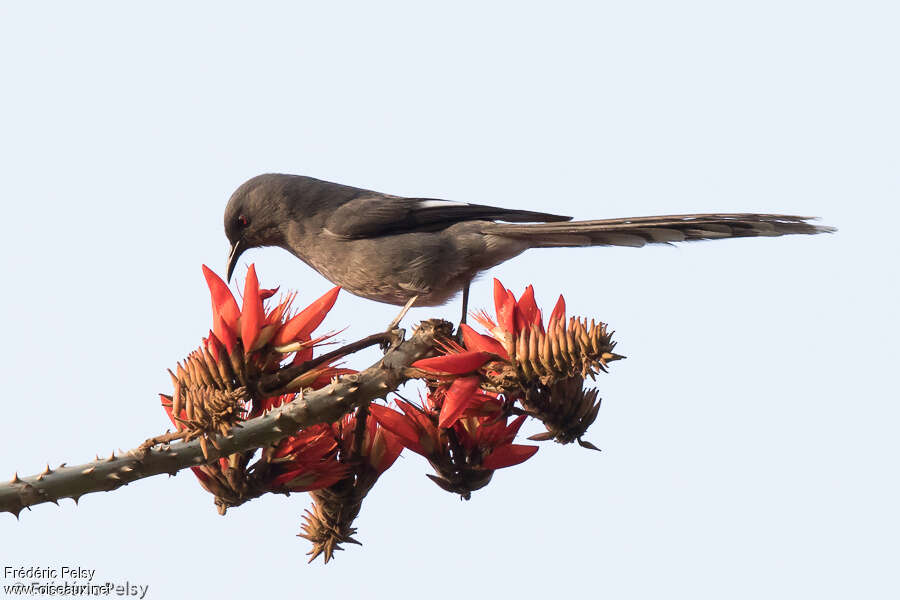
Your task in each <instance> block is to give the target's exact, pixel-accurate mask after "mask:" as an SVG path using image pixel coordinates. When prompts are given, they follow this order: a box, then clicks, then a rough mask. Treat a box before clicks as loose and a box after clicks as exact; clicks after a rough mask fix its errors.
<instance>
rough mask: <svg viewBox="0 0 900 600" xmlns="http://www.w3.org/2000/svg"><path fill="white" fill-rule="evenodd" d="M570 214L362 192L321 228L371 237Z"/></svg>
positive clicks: (550, 218)
mask: <svg viewBox="0 0 900 600" xmlns="http://www.w3.org/2000/svg"><path fill="white" fill-rule="evenodd" d="M571 218H572V217H564V216H562V215H553V214H548V213H541V212H532V211H528V210H513V209H508V208H498V207H495V206H484V205H482V204H467V203H465V202H454V201H452V200H435V199H431V198H398V197H396V196H382V195H366V196H361V197H358V198H354V199H353V200H350V201H348V202H345V203H344V204H342V205H341V206H340V208H338V209H337V210H335V211H334V212H333V213H332V214H331V216H329V217H328V220H327V221H326V222H325V229H326V231H327V232H329V233H330V234H332V235H334V236H337V237H342V238H371V237H380V236H384V235H394V234H398V233H409V232H414V231H438V230H441V229H445V228H447V227H449V226H450V225H453V224H454V223H459V222H461V221H474V220H487V221H506V222H510V223H549V222H559V221H568V220H570V219H571Z"/></svg>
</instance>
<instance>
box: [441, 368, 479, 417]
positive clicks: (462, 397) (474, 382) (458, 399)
mask: <svg viewBox="0 0 900 600" xmlns="http://www.w3.org/2000/svg"><path fill="white" fill-rule="evenodd" d="M480 382H481V379H480V378H479V377H477V376H473V377H460V378H458V379H454V380H453V383H451V384H450V389H448V390H447V393H446V395H445V396H444V404H443V406H441V415H440V417H439V418H438V427H444V428H446V427H450V426H451V425H453V424H454V423H455V422H456V420H457V419H459V418H460V417H461V416H462V414H463V413H464V412H465V411H466V409H467V408H468V407H469V405H470V404H471V403H472V401H473V400H474V399H475V390H477V389H478V384H479V383H480Z"/></svg>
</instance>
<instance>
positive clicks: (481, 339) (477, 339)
mask: <svg viewBox="0 0 900 600" xmlns="http://www.w3.org/2000/svg"><path fill="white" fill-rule="evenodd" d="M459 329H460V331H462V338H463V344H464V345H465V346H466V350H474V351H477V352H490V353H491V354H496V355H497V356H499V357H500V358H503V359H504V360H509V354H507V352H506V350H505V349H504V348H503V345H502V344H501V343H500V342H498V341H497V340H495V339H494V338H492V337H491V336H489V335H484V334H482V333H478V332H477V331H475V330H474V329H472V328H471V327H469V326H468V325H466V324H465V323H463V324H462V325H460V326H459Z"/></svg>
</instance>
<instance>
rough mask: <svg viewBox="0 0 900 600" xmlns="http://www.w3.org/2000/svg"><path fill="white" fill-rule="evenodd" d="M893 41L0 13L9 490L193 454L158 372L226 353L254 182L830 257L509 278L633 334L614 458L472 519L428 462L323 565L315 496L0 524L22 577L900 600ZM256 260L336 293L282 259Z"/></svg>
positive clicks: (833, 22) (278, 11)
mask: <svg viewBox="0 0 900 600" xmlns="http://www.w3.org/2000/svg"><path fill="white" fill-rule="evenodd" d="M376 4H377V6H376ZM897 27H898V11H897V9H896V5H895V4H893V3H888V2H865V1H862V2H859V1H857V2H803V1H799V0H780V1H778V2H771V1H763V2H701V1H685V2H658V1H657V2H654V1H637V2H591V3H588V2H584V3H578V2H554V3H552V4H551V3H546V4H545V5H539V4H535V3H523V2H517V3H490V4H488V3H467V2H455V3H452V4H445V5H444V7H443V8H438V7H437V6H436V5H429V4H426V3H414V2H409V3H396V2H389V3H337V2H335V3H329V4H328V6H327V7H325V3H255V4H253V5H252V7H251V5H250V4H247V5H244V6H241V5H238V4H235V3H222V2H215V3H191V4H190V5H188V4H187V3H153V4H146V5H144V6H143V7H138V6H136V5H134V4H132V3H120V2H108V3H99V2H95V3H86V2H78V3H56V4H53V3H40V4H38V3H25V2H19V3H13V2H5V1H0V56H2V59H0V78H2V79H0V80H2V88H0V89H2V93H0V170H2V171H0V172H2V197H3V202H2V206H3V211H2V217H3V224H4V232H5V233H4V235H3V236H2V238H0V244H2V247H0V260H2V266H3V273H4V280H5V284H4V286H3V288H4V293H3V294H2V295H0V310H2V314H3V315H4V317H3V329H2V331H3V342H4V343H3V348H4V349H3V351H2V361H0V377H2V381H3V382H4V390H3V406H4V409H3V419H2V420H0V440H2V442H0V475H2V476H3V477H7V476H11V475H12V473H13V471H15V470H19V472H20V473H33V472H36V471H38V470H40V469H41V468H42V467H43V465H44V463H45V462H47V461H50V462H52V463H54V464H56V463H59V462H62V461H67V462H70V463H77V462H82V461H85V460H88V459H90V458H92V457H93V455H94V453H95V452H100V453H101V454H102V453H106V454H108V453H109V451H110V450H112V449H114V448H119V447H122V448H127V447H131V446H134V445H136V444H138V443H140V442H141V441H142V440H143V439H145V438H146V437H148V436H150V435H152V434H154V433H157V432H159V431H161V430H163V429H165V428H166V427H167V426H168V422H167V420H166V418H165V416H164V415H163V413H162V411H161V410H160V408H159V403H158V400H157V395H156V394H157V392H166V391H168V390H169V389H170V384H169V380H168V376H167V375H166V372H165V369H166V368H167V367H170V366H172V365H174V363H175V362H176V361H177V360H179V359H180V358H182V357H183V356H184V355H185V354H186V353H188V352H189V351H190V350H191V349H193V348H194V347H196V345H197V344H198V342H199V340H200V337H201V336H202V335H203V334H204V333H205V332H206V331H207V329H208V328H209V326H210V318H209V301H208V296H207V291H206V288H205V285H204V282H203V278H202V275H201V272H200V264H201V263H206V264H209V265H210V266H212V267H213V268H215V269H217V270H219V271H221V270H222V269H223V268H224V264H225V258H226V252H227V244H226V240H225V237H224V234H223V231H222V209H223V208H224V205H225V202H226V200H227V198H228V196H229V195H230V193H231V192H232V191H233V189H234V188H235V187H237V186H238V185H239V184H240V183H241V182H242V181H244V180H245V179H247V178H249V177H251V176H253V175H255V174H258V173H261V172H267V171H282V172H291V173H301V174H306V175H312V176H315V177H319V178H322V179H328V180H333V181H339V182H343V183H348V184H351V185H357V186H361V187H368V188H372V189H377V190H380V191H384V192H389V193H394V194H401V195H416V196H426V197H436V198H448V199H455V200H465V201H471V202H479V203H485V204H497V205H502V206H510V207H512V206H515V207H521V208H530V209H539V210H545V209H549V210H552V211H555V212H560V213H564V214H571V215H574V216H576V217H579V218H601V217H614V216H632V215H645V214H654V213H672V212H690V211H707V210H715V211H723V212H724V211H779V212H788V213H796V214H810V215H819V216H821V217H822V219H823V222H824V223H826V224H829V225H835V226H838V227H839V228H840V229H841V231H840V233H839V234H837V235H834V236H819V237H816V238H785V239H762V240H738V241H728V242H715V243H705V244H696V245H692V246H685V247H680V248H677V249H673V248H649V249H642V250H634V249H628V248H625V249H579V250H555V251H554V250H544V251H533V252H530V253H526V254H525V255H523V256H521V257H519V258H517V259H515V260H513V261H511V262H509V263H507V264H505V265H503V266H502V267H499V268H497V269H495V270H494V271H493V272H492V275H496V276H498V277H500V278H501V279H502V281H503V282H504V283H505V284H506V285H507V286H509V287H511V288H513V289H514V290H516V291H517V292H518V291H521V289H522V288H523V287H524V285H526V284H527V283H534V284H535V287H536V290H537V296H538V300H539V302H541V303H543V304H544V305H550V304H551V303H552V302H553V300H554V299H555V297H556V295H557V294H558V293H559V292H564V293H565V295H566V298H567V300H568V304H569V308H570V312H572V313H577V314H584V315H587V316H590V317H597V318H600V319H603V320H604V321H607V322H609V323H610V324H611V326H612V327H613V328H614V329H615V330H616V331H617V335H616V337H617V339H618V340H619V344H620V345H619V349H620V350H621V351H622V352H623V353H624V354H626V355H628V357H629V358H628V360H626V361H622V362H620V363H617V364H615V365H614V366H613V368H612V372H611V374H610V375H608V376H604V377H602V378H600V380H599V384H600V389H601V396H602V397H603V398H604V403H603V407H602V409H601V411H600V416H599V418H598V421H597V423H596V425H595V426H594V427H593V428H592V429H591V430H590V432H589V434H588V436H587V437H588V439H590V440H591V441H592V442H594V443H595V444H597V445H598V446H600V447H601V448H603V452H602V453H600V454H597V453H592V452H589V451H586V450H582V449H580V448H577V447H560V446H554V445H547V444H545V445H544V447H543V448H542V449H541V451H540V452H539V453H538V454H537V455H536V456H535V458H534V459H532V460H531V461H529V462H528V463H526V464H524V465H522V466H520V467H517V468H515V469H511V470H509V471H507V472H500V473H498V474H497V476H496V477H495V480H494V482H493V483H492V484H491V485H490V486H489V487H488V488H486V489H485V490H483V491H481V492H478V493H477V494H475V495H474V497H473V499H472V501H471V502H469V503H461V502H460V501H459V500H458V499H457V498H456V497H454V496H451V495H449V494H446V493H444V492H442V491H440V490H439V489H438V488H437V487H436V486H434V485H433V484H431V483H430V482H429V481H427V480H426V478H425V477H424V473H425V472H427V468H426V464H425V462H424V461H423V460H422V459H420V458H419V457H418V456H415V455H410V456H406V457H405V458H403V459H401V460H400V461H399V462H398V464H397V466H396V467H395V468H394V469H392V470H391V471H389V472H388V473H387V474H386V475H385V477H384V479H383V480H382V481H381V482H380V484H379V485H378V486H377V487H376V488H375V490H374V491H373V493H372V494H371V496H370V497H369V498H368V499H367V501H366V505H365V506H364V510H363V514H362V517H361V518H360V519H359V521H358V526H359V528H360V531H359V539H360V540H361V541H362V542H363V543H364V546H363V547H362V548H356V547H351V548H350V549H349V550H348V551H346V552H343V553H341V554H340V555H339V556H338V557H337V559H336V560H335V561H334V562H333V563H331V564H329V565H327V566H323V565H322V564H321V563H320V562H317V563H315V564H313V565H311V566H306V565H305V557H304V555H305V553H306V551H307V549H308V547H307V544H306V542H305V541H304V540H301V539H298V538H296V537H294V535H295V533H296V532H297V531H298V530H299V524H300V515H301V513H302V512H303V509H304V508H305V507H306V504H307V501H306V498H305V497H304V496H303V495H298V496H293V497H291V498H289V499H286V498H282V497H271V498H265V499H262V500H259V501H256V502H253V503H251V504H249V505H247V506H244V507H241V508H239V509H236V510H233V511H231V512H229V514H228V516H227V517H225V518H222V517H219V516H218V515H217V514H216V512H215V509H214V507H213V505H212V497H211V496H210V495H209V494H207V493H206V492H204V491H203V490H202V489H201V488H200V487H199V486H197V485H196V483H195V481H194V478H193V477H192V476H191V475H190V474H189V473H182V474H180V475H178V476H177V477H175V478H171V479H167V478H165V477H162V478H160V477H157V478H153V479H149V480H144V481H141V482H139V483H137V484H134V485H131V486H129V487H127V488H124V489H122V490H119V491H117V492H115V493H112V494H105V495H103V494H101V495H96V494H95V495H92V496H88V497H85V498H84V499H83V500H82V503H81V505H80V506H79V507H78V508H73V505H72V503H71V502H70V501H64V502H63V503H62V506H61V507H60V508H57V507H55V506H53V505H44V506H40V507H37V508H35V509H34V510H33V511H32V512H26V513H23V515H22V520H21V522H18V523H17V522H16V521H15V519H14V518H13V517H12V516H10V515H0V539H2V542H0V552H2V555H0V558H2V564H3V565H13V566H15V565H20V564H21V565H42V566H59V565H62V564H78V565H82V566H85V567H88V568H95V569H97V577H98V578H100V579H102V580H103V581H106V580H109V581H116V582H119V581H123V582H124V580H129V581H131V582H132V583H139V584H149V585H150V586H151V589H150V594H149V595H148V597H150V598H154V599H163V598H165V599H169V598H188V597H194V598H197V597H207V596H212V595H219V596H220V597H229V596H231V595H236V594H237V593H241V594H243V595H247V594H253V595H260V596H268V595H273V596H274V595H276V594H277V595H278V596H279V597H280V596H288V595H289V596H290V597H306V598H314V597H325V596H321V594H329V596H328V597H336V596H338V595H340V597H344V598H359V597H364V595H365V596H369V597H388V595H389V594H390V597H393V598H397V599H402V598H422V597H424V596H426V595H428V596H429V597H431V598H459V597H460V595H467V594H468V595H471V597H482V596H487V595H489V594H496V593H501V594H503V595H504V597H510V598H548V597H556V596H558V595H565V596H569V595H572V596H578V597H586V598H594V597H597V598H599V597H602V598H617V599H618V598H691V599H701V598H710V599H712V598H813V597H814V598H851V597H853V598H896V597H898V595H900V583H898V576H897V574H896V568H897V565H898V563H900V542H898V535H900V522H898V512H897V507H898V504H900V484H898V477H897V472H898V470H897V469H898V468H897V461H898V458H900V452H898V450H900V447H898V446H900V444H898V440H897V426H898V418H900V409H898V407H897V395H898V394H897V392H896V384H895V382H894V372H895V370H896V364H897V359H898V352H897V346H896V343H897V342H896V340H897V338H898V334H900V331H898V329H900V328H898V317H897V313H896V311H897V306H898V290H897V273H896V267H895V264H896V258H891V257H892V256H894V257H895V256H896V253H897V251H896V247H895V246H896V241H895V237H896V222H897V220H898V217H900V214H898V213H900V210H898V208H897V198H898V192H900V183H898V164H900V163H898V159H900V147H898V139H900V118H898V110H897V106H900V94H898V91H900V90H898V78H897V68H898V67H897V57H898V50H900V48H898V43H897ZM249 261H254V262H256V264H257V269H258V271H259V273H260V278H261V281H262V283H263V284H264V285H274V284H281V285H283V286H285V287H286V288H294V289H299V290H300V291H301V298H304V299H313V298H316V297H318V296H319V295H320V294H321V293H322V292H324V291H325V290H326V289H328V288H329V287H330V284H329V283H328V282H326V281H325V280H324V279H322V278H321V277H320V276H319V275H317V274H316V273H314V272H313V271H311V270H310V269H309V268H307V267H306V266H304V265H302V264H301V263H299V262H298V261H296V260H294V259H292V258H291V257H290V256H289V255H287V253H285V252H283V251H280V250H274V249H266V250H256V251H252V252H249V253H248V254H246V255H245V257H244V261H243V264H244V265H246V264H247V263H248V262H249ZM490 303H491V294H490V278H484V279H482V280H481V281H479V282H478V283H477V284H476V285H475V287H474V289H473V295H472V306H473V307H474V308H479V307H488V306H490ZM395 311H396V309H395V308H394V307H388V306H384V305H376V304H373V303H370V302H367V301H363V300H360V299H358V298H355V297H353V296H350V295H344V296H342V297H341V298H340V299H339V301H338V303H337V306H336V308H335V309H334V311H333V313H332V314H331V315H330V317H329V319H328V320H327V321H326V324H325V325H326V326H327V327H330V328H333V329H338V328H342V327H345V326H348V329H347V330H346V333H345V334H344V338H345V339H347V340H351V339H356V338H358V337H362V336H364V335H366V334H369V333H372V332H373V331H375V330H377V329H379V328H381V327H383V326H384V325H386V324H387V323H388V321H389V320H390V318H391V317H392V316H393V314H394V313H395ZM457 311H458V303H457V302H453V303H451V304H450V305H448V306H446V307H442V308H439V309H416V310H413V311H412V313H411V317H412V320H413V321H414V320H417V319H422V318H427V317H435V316H444V317H448V318H452V319H456V318H457ZM375 356H376V355H375V354H374V353H364V354H363V355H361V356H359V357H357V358H356V359H355V360H354V361H353V363H352V364H353V365H354V366H364V365H367V364H369V363H370V362H372V361H373V360H374V359H375Z"/></svg>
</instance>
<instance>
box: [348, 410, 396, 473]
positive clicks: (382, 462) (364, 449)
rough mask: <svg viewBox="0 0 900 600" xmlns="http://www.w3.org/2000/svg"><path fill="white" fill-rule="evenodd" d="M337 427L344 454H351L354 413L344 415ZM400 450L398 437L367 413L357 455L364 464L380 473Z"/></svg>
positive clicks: (389, 464)
mask: <svg viewBox="0 0 900 600" xmlns="http://www.w3.org/2000/svg"><path fill="white" fill-rule="evenodd" d="M370 408H371V406H370ZM338 429H339V430H340V435H341V448H342V450H343V452H344V455H345V456H352V448H353V443H354V438H355V436H356V414H355V413H351V414H347V415H344V418H343V419H341V421H340V424H339V426H338ZM402 451H403V443H402V442H401V441H400V438H399V437H397V436H396V435H394V434H393V433H391V432H390V431H389V430H387V429H385V428H384V427H382V426H381V425H379V423H378V419H376V418H375V417H374V416H373V415H372V414H369V416H368V417H367V418H366V428H365V432H364V433H363V439H362V444H361V445H360V449H359V456H360V457H362V459H363V460H364V462H365V464H367V465H368V466H370V467H371V468H372V469H374V470H375V472H376V473H378V474H379V475H380V474H381V473H384V472H385V471H387V470H388V469H389V468H390V467H391V465H393V464H394V461H395V460H397V457H398V456H400V452H402Z"/></svg>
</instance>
